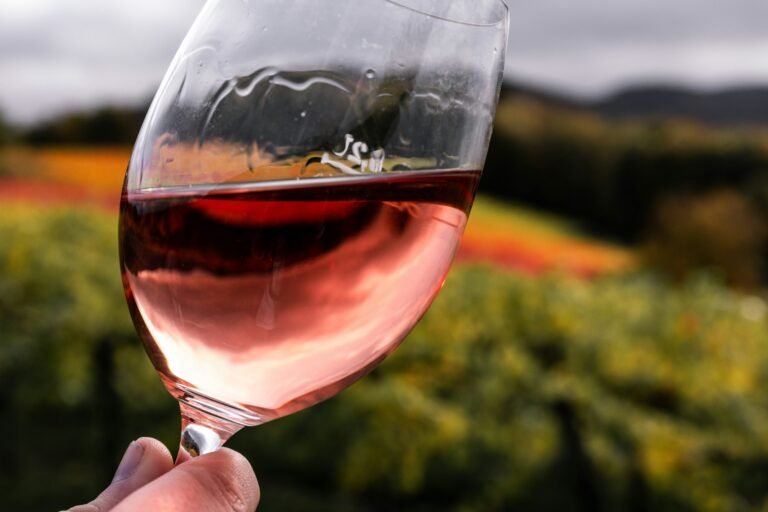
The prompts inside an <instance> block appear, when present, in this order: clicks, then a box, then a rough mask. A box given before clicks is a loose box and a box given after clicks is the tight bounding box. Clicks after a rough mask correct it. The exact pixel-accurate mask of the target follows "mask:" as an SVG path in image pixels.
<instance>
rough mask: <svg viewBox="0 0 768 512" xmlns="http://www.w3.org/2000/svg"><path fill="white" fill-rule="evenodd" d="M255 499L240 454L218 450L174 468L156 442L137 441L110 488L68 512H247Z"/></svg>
mask: <svg viewBox="0 0 768 512" xmlns="http://www.w3.org/2000/svg"><path fill="white" fill-rule="evenodd" d="M259 497H260V492H259V484H258V482H257V481H256V475H254V473H253V469H251V465H250V464H249V463H248V461H247V460H246V459H245V457H243V456H242V455H240V454H239V453H237V452H234V451H232V450H228V449H226V448H222V449H221V450H219V451H217V452H214V453H211V454H208V455H203V456H201V457H198V458H195V459H192V460H189V461H187V462H184V463H183V464H181V465H179V466H176V467H174V465H173V459H172V458H171V454H170V453H169V452H168V449H167V448H166V447H165V446H164V445H163V444H162V443H161V442H160V441H157V440H155V439H151V438H141V439H139V440H137V441H134V442H133V443H131V444H130V445H129V446H128V449H127V450H126V452H125V455H123V460H122V461H121V462H120V466H119V467H118V468H117V472H116V473H115V477H114V479H113V480H112V483H111V484H110V485H109V487H107V488H106V489H105V490H104V492H102V493H101V494H100V495H99V496H98V497H97V498H96V499H95V500H93V501H92V502H91V503H89V504H87V505H80V506H77V507H74V508H72V509H70V510H69V512H108V511H111V512H148V511H153V512H154V511H157V512H197V511H200V512H203V511H205V512H252V511H253V510H255V509H256V506H257V505H258V503H259Z"/></svg>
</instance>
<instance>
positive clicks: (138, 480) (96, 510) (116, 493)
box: [70, 437, 173, 512]
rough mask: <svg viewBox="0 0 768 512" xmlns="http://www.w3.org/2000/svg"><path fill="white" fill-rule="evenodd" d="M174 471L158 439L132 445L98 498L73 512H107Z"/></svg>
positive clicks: (145, 439) (140, 441) (168, 454)
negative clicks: (132, 494) (142, 488)
mask: <svg viewBox="0 0 768 512" xmlns="http://www.w3.org/2000/svg"><path fill="white" fill-rule="evenodd" d="M172 468H173V459H172V458H171V454H170V453H169V452H168V449H167V448H166V447H165V446H164V445H163V444H162V443H161V442H160V441H157V440H156V439H151V438H148V437H145V438H141V439H139V440H137V441H134V442H132V443H131V444H130V445H129V446H128V449H127V450H126V451H125V455H123V460H121V461H120V465H119V466H118V468H117V471H116V472H115V476H114V478H113V479H112V483H111V484H109V487H107V488H106V489H105V490H104V492H102V493H101V494H99V496H98V498H96V499H95V500H93V501H92V502H90V503H88V504H87V505H80V506H78V507H75V508H73V509H70V512H107V511H109V510H112V508H114V507H115V505H117V504H118V503H120V502H121V501H122V500H124V499H125V498H126V497H127V496H128V495H130V494H131V493H132V492H134V491H135V490H136V489H139V488H141V487H144V486H145V485H147V484H148V483H149V482H151V481H153V480H155V479H156V478H157V477H159V476H161V475H163V474H165V473H167V472H168V471H170V470H171V469H172Z"/></svg>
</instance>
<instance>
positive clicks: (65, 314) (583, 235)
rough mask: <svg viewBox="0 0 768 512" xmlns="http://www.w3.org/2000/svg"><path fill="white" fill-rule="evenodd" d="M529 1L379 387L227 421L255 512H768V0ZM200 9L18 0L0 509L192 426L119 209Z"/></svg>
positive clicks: (109, 466) (92, 485)
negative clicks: (452, 257) (122, 233)
mask: <svg viewBox="0 0 768 512" xmlns="http://www.w3.org/2000/svg"><path fill="white" fill-rule="evenodd" d="M509 3H510V7H511V12H512V25H511V40H510V47H509V52H508V66H507V69H506V72H505V79H506V81H505V85H504V89H503V92H502V99H501V103H500V106H499V111H498V116H497V120H496V129H495V135H494V138H493V141H492V144H491V150H490V154H489V157H488V162H487V166H486V170H485V174H484V177H483V180H484V182H483V184H482V187H481V196H480V198H479V199H478V201H477V204H476V207H475V209H474V211H473V218H472V220H471V223H470V226H469V228H468V230H467V234H466V237H465V240H464V244H463V247H462V249H461V252H460V255H459V261H458V263H457V265H456V266H455V268H454V270H453V271H452V273H451V276H450V277H449V280H448V282H447V284H446V286H445V289H444V291H443V293H442V294H441V296H440V298H439V299H438V301H437V302H436V303H435V305H434V307H433V308H432V309H431V311H430V312H429V313H428V315H427V317H426V318H425V319H424V321H423V322H422V323H421V324H420V325H419V326H418V327H417V328H416V330H415V331H414V332H413V334H412V335H411V336H410V338H409V339H408V340H407V341H406V343H405V344H404V345H403V346H402V347H401V349H399V350H398V351H397V352H396V354H395V355H394V356H392V357H391V358H390V359H389V360H388V361H387V362H386V363H385V364H384V365H382V366H381V367H380V368H379V369H377V370H376V371H375V372H374V373H373V374H372V375H371V376H370V377H368V378H366V379H364V380H363V381H361V382H360V383H358V384H356V385H355V386H353V387H352V388H351V389H349V390H348V391H346V392H344V393H343V394H341V395H340V396H338V397H336V398H334V399H332V400H330V401H328V402H326V403H324V404H322V405H319V406H316V407H313V408H311V409H310V410H307V411H304V412H301V413H298V414H296V415H293V416H291V417H288V418H285V419H282V420H279V421H277V422H274V423H271V424H267V425H265V426H263V427H259V428H256V429H248V430H245V431H243V432H241V433H240V434H238V435H237V436H236V437H235V438H234V439H233V441H232V446H233V447H234V448H236V449H239V450H241V451H243V452H244V453H245V454H246V455H247V456H248V458H249V460H250V461H251V462H252V464H253V466H254V468H255V470H256V473H257V474H258V475H259V477H260V480H261V485H262V489H263V503H262V506H261V507H260V509H259V510H260V511H265V512H267V511H276V510H277V511H283V510H304V511H313V510H317V511H325V510H336V511H341V512H343V511H360V512H364V511H390V510H413V511H437V510H440V511H446V510H451V511H454V510H455V511H502V510H527V511H550V510H574V511H579V510H584V511H587V510H589V511H618V510H621V511H625V510H626V511H645V510H653V511H667V510H670V511H671V510H674V511H688V510H690V511H748V510H749V511H752V510H755V511H758V510H768V393H766V391H767V390H768V317H766V314H767V313H768V306H767V305H766V302H765V298H766V287H767V286H768V267H767V266H766V262H768V65H766V58H765V56H766V55H768V29H766V24H765V20H766V19H768V3H765V2H764V0H731V1H729V2H722V1H715V0H677V1H676V2H665V1H662V0H619V1H614V2H605V1H602V0H582V1H580V2H578V3H574V2H569V1H566V0H544V1H540V2H523V1H521V0H511V1H510V2H509ZM201 5H202V1H201V0H165V1H163V2H157V1H150V0H133V1H132V2H114V1H111V2H104V1H101V2H99V1H96V0H70V1H68V2H55V1H54V0H3V2H2V3H0V77H2V80H0V206H2V208H1V209H0V440H2V442H0V509H3V510H29V511H37V510H40V511H45V510H58V509H61V508H63V507H67V506H71V505H74V504H76V503H81V502H84V501H88V500H89V499H91V498H92V497H93V496H95V495H96V494H97V493H98V492H99V490H100V489H102V488H103V487H104V486H105V485H106V484H107V483H108V482H109V481H110V480H111V478H112V473H113V471H114V468H115V466H116V464H117V461H119V459H120V456H121V455H122V452H123V450H124V448H125V446H127V444H128V443H129V442H130V441H131V440H132V439H135V438H137V437H139V436H142V435H152V436H155V437H158V438H160V439H162V440H163V441H164V442H165V443H167V444H168V446H170V447H172V451H174V450H175V446H176V445H177V443H178V411H177V408H176V405H175V403H174V401H173V400H172V399H171V398H170V396H168V395H167V393H166V392H165V390H164V389H163V387H162V385H161V384H160V381H159V379H158V378H157V376H156V374H155V372H154V370H153V369H152V368H151V366H150V364H149V362H148V359H147V358H146V356H145V354H144V352H143V348H142V347H141V346H140V343H139V341H138V339H137V337H136V335H135V333H134V330H133V327H132V325H131V322H130V319H129V317H128V312H127V309H126V307H125V304H124V300H123V296H122V290H121V284H120V277H119V269H118V262H117V250H116V239H117V206H118V200H119V193H120V187H121V183H122V175H123V171H124V169H125V166H126V163H127V160H128V158H129V154H130V146H131V144H132V143H133V141H134V138H135V136H136V132H137V130H138V128H139V125H140V123H141V120H142V118H143V114H144V112H145V110H146V108H147V106H148V103H149V101H150V99H151V96H152V94H153V92H154V89H155V88H156V87H157V85H158V83H159V80H160V78H161V76H162V74H163V72H164V70H165V68H166V67H167V66H168V64H169V62H170V59H171V58H172V56H173V53H174V51H175V49H176V47H177V46H178V44H179V43H180V41H181V38H182V37H183V35H184V33H185V32H186V30H187V28H188V27H189V25H190V23H191V21H192V20H193V18H194V16H195V14H196V13H197V11H198V10H199V8H200V7H201Z"/></svg>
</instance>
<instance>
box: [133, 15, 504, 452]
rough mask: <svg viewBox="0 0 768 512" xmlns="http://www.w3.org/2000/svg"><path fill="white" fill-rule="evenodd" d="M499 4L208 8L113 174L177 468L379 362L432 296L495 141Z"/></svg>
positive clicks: (141, 324) (137, 307)
mask: <svg viewBox="0 0 768 512" xmlns="http://www.w3.org/2000/svg"><path fill="white" fill-rule="evenodd" d="M507 16H508V11H507V7H506V5H505V3H504V2H503V0H451V1H447V0H290V1H289V0H209V1H208V3H207V4H206V5H205V7H204V8H203V10H202V12H201V13H200V15H199V17H198V18H197V21H196V22H195V23H194V25H193V27H192V29H191V30H190V32H189V34H188V35H187V37H186V39H185V40H184V42H183V44H182V46H181V48H180V49H179V51H178V53H177V55H176V57H175V59H174V61H173V63H172V64H171V67H170V69H169V71H168V73H167V75H166V77H165V79H164V80H163V82H162V85H161V86H160V89H159V91H158V93H157V95H156V97H155V99H154V101H153V103H152V106H151V108H150V110H149V113H148V114H147V117H146V120H145V121H144V125H143V127H142V130H141V133H140V134H139V137H138V140H137V142H136V146H135V149H134V152H133V156H132V159H131V162H130V164H129V167H128V171H127V175H126V179H125V186H124V190H123V195H122V203H121V210H120V258H121V265H122V275H123V284H124V287H125V295H126V297H127V300H128V305H129V308H130V311H131V314H132V316H133V320H134V323H135V325H136V329H137V330H138V332H139V334H140V336H141V338H142V340H143V342H144V345H145V347H146V350H147V353H148V354H149V357H150V359H151V360H152V363H153V364H154V366H155V368H156V369H157V371H158V372H159V374H160V377H161V379H162V381H163V383H164V385H165V386H166V388H167V389H168V391H169V392H170V393H171V394H172V395H173V396H174V397H175V398H176V399H177V400H178V401H179V402H180V404H181V415H182V439H181V447H182V449H181V450H180V452H179V453H180V459H183V458H186V457H188V456H196V455H198V454H203V453H207V452H210V451H214V450H216V449H218V448H219V447H220V446H221V445H222V444H223V443H224V442H225V441H226V440H227V439H228V438H229V437H230V436H231V435H232V434H234V433H235V432H237V431H238V430H239V429H241V428H242V427H243V426H254V425H259V424H262V423H264V422H267V421H270V420H273V419H276V418H279V417H281V416H284V415H287V414H290V413H292V412H295V411H298V410H300V409H303V408H305V407H309V406H311V405H313V404H316V403H317V402H320V401H322V400H325V399H327V398H329V397H331V396H332V395H334V394H336V393H338V392H339V391H341V390H342V389H344V388H345V387H347V386H349V385H350V384H352V383H353V382H354V381H356V380H357V379H359V378H360V377H362V376H363V375H365V374H366V373H367V372H369V371H370V370H371V369H373V368H374V367H375V366H376V365H377V364H379V363H380V362H381V361H382V360H383V359H384V358H385V357H386V356H387V355H388V354H389V353H391V352H392V351H393V350H394V349H395V348H396V347H397V345H398V344H399V343H400V342H401V341H402V340H403V338H404V337H405V336H406V335H407V334H408V332H409V331H410V330H411V329H412V328H413V327H414V325H415V324H416V322H417V321H418V320H419V318H420V317H421V316H422V315H423V314H424V312H425V311H426V310H427V308H428V307H429V305H430V303H431V302H432V300H433V299H434V298H435V295H436V294H437V292H438V290H439V289H440V287H441V286H442V283H443V281H444V279H445V276H446V274H447V272H448V269H449V266H450V264H451V261H452V259H453V256H454V254H455V251H456V249H457V246H458V244H459V240H460V237H461V234H462V232H463V230H464V226H465V225H466V222H467V216H468V214H469V211H470V208H471V205H472V201H473V199H474V195H475V191H476V189H477V185H478V181H479V179H480V170H481V169H482V167H483V163H484V160H485V156H486V153H487V149H488V142H489V139H490V135H491V129H492V122H493V118H494V113H495V108H496V102H497V100H498V94H499V88H500V84H501V78H502V69H503V56H504V49H505V46H506V38H507Z"/></svg>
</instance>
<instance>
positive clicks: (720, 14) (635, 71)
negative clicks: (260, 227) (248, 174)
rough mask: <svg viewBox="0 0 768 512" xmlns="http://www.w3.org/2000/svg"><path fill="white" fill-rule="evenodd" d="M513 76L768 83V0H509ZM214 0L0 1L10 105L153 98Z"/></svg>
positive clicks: (4, 89) (2, 97) (42, 112)
mask: <svg viewBox="0 0 768 512" xmlns="http://www.w3.org/2000/svg"><path fill="white" fill-rule="evenodd" d="M508 3H509V5H510V13H511V34H510V48H509V53H508V65H507V71H506V72H507V76H510V77H514V78H516V79H518V80H524V81H528V82H534V83H540V84H542V85H545V86H550V87H554V88H559V89H563V90H565V91H570V92H574V93H578V94H582V95H596V94H601V93H604V92H606V91H609V90H611V89H614V88H616V87H619V86H621V85H625V84H628V83H634V82H638V81H640V82H643V81H645V82H647V81H672V82H681V83H688V84H692V85H696V86H698V87H710V88H711V87H718V86H722V85H728V84H732V83H740V82H749V83H768V65H766V64H765V62H766V59H765V56H766V55H768V31H767V30H766V28H765V23H766V20H768V2H766V1H765V0H728V1H727V2H725V1H723V0H674V1H669V0H610V1H607V0H579V1H573V0H537V1H534V2H532V1H530V0H508ZM202 4H203V0H131V1H130V2H119V1H117V0H111V1H103V0H67V1H66V2H61V1H56V0H2V1H0V78H1V79H0V110H2V111H3V112H5V113H6V114H7V115H8V116H9V117H10V118H11V119H12V120H14V121H17V122H33V121H35V120H39V119H41V118H44V117H48V116H51V115H54V114H57V113H60V112H62V111H65V110H71V109H80V108H89V107H94V106H96V105H99V104H103V103H105V102H110V103H138V102H142V101H146V99H148V97H149V96H150V95H151V93H152V92H153V90H154V88H155V87H156V86H157V84H158V82H159V80H160V78H161V76H162V74H163V72H164V70H165V69H166V67H167V66H168V64H169V63H170V60H171V58H172V56H173V54H174V52H175V50H176V48H177V47H178V46H179V44H180V42H181V39H182V37H183V36H184V33H185V32H186V31H187V29H188V27H189V26H190V24H191V22H192V20H193V19H194V16H195V15H196V14H197V12H198V11H199V9H200V8H201V7H202Z"/></svg>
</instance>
